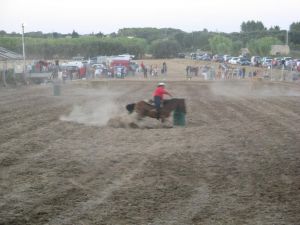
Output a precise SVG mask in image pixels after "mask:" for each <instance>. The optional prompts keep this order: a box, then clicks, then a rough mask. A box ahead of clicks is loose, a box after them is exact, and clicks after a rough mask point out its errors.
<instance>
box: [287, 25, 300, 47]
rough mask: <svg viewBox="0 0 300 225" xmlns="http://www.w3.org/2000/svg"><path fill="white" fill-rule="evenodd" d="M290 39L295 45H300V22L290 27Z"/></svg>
mask: <svg viewBox="0 0 300 225" xmlns="http://www.w3.org/2000/svg"><path fill="white" fill-rule="evenodd" d="M289 39H290V42H292V43H293V44H294V45H300V22H296V23H292V24H291V25H290V32H289Z"/></svg>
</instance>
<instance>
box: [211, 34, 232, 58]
mask: <svg viewBox="0 0 300 225" xmlns="http://www.w3.org/2000/svg"><path fill="white" fill-rule="evenodd" d="M208 41H209V45H210V48H211V52H212V54H222V55H223V54H228V53H230V52H231V51H232V41H231V40H230V39H229V38H227V37H224V36H222V35H215V36H213V37H212V38H210V39H209V40H208Z"/></svg>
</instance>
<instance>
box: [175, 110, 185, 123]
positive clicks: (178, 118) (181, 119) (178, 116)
mask: <svg viewBox="0 0 300 225" xmlns="http://www.w3.org/2000/svg"><path fill="white" fill-rule="evenodd" d="M173 125H174V126H182V127H183V126H185V113H184V112H181V111H180V110H178V109H176V110H174V112H173Z"/></svg>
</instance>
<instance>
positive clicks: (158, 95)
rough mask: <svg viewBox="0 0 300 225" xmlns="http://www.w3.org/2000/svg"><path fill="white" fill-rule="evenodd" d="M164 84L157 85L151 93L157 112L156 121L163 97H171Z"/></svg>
mask: <svg viewBox="0 0 300 225" xmlns="http://www.w3.org/2000/svg"><path fill="white" fill-rule="evenodd" d="M165 86H166V84H165V83H163V82H161V83H159V84H158V85H157V87H156V89H155V91H154V92H153V97H154V104H155V108H156V111H157V119H159V117H160V105H161V102H162V101H163V97H164V95H169V96H170V97H172V95H171V94H170V93H169V92H168V91H167V90H166V89H165Z"/></svg>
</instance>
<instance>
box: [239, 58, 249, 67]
mask: <svg viewBox="0 0 300 225" xmlns="http://www.w3.org/2000/svg"><path fill="white" fill-rule="evenodd" d="M237 63H238V64H239V65H241V66H249V65H251V62H250V60H249V59H247V58H239V60H238V61H237Z"/></svg>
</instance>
